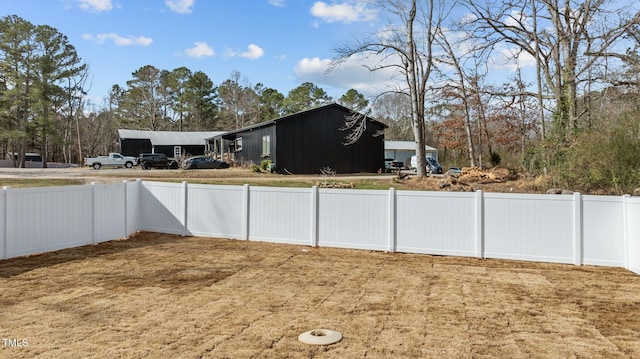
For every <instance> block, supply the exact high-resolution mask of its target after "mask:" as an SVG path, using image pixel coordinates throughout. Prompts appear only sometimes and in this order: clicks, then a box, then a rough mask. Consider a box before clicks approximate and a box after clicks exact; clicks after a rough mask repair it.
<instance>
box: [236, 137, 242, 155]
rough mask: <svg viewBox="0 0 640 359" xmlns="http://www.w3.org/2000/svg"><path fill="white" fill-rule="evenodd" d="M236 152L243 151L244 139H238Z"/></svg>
mask: <svg viewBox="0 0 640 359" xmlns="http://www.w3.org/2000/svg"><path fill="white" fill-rule="evenodd" d="M235 151H236V152H240V151H242V137H238V138H236V150H235Z"/></svg>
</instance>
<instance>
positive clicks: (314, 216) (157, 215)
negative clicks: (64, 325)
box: [0, 181, 640, 274]
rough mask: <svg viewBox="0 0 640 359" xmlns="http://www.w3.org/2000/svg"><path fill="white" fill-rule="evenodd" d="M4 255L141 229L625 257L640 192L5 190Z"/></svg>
mask: <svg viewBox="0 0 640 359" xmlns="http://www.w3.org/2000/svg"><path fill="white" fill-rule="evenodd" d="M0 225H1V226H2V232H1V233H0V243H1V244H2V247H1V248H0V258H9V257H14V256H20V255H26V254H31V253H38V252H45V251H50V250H55V249H60V248H68V247H73V246H79V245H85V244H91V243H99V242H103V241H107V240H112V239H117V238H122V237H126V236H128V235H130V234H131V233H133V232H136V231H138V230H144V231H153V232H160V233H171V234H179V235H183V236H191V235H197V236H206V237H223V238H234V239H244V240H247V239H251V240H258V241H266V242H276V243H290V244H298V245H309V246H326V247H340V248H354V249H366V250H377V251H391V252H405V253H424V254H437V255H454V256H468V257H478V258H502V259H516V260H529V261H542V262H557V263H572V264H576V265H581V264H589V265H604V266H613V267H624V268H627V269H629V270H631V271H633V272H635V273H638V274H640V198H637V197H630V196H586V195H584V196H583V195H580V194H578V193H576V194H573V195H529V194H504V193H484V192H482V191H477V192H473V193H470V192H460V193H445V192H422V191H396V190H395V189H393V188H392V189H389V190H388V191H378V190H351V189H318V188H316V187H312V188H271V187H257V186H256V187H254V186H249V185H244V186H219V185H197V184H187V183H186V182H183V183H163V182H147V181H135V182H124V183H118V184H93V185H87V186H67V187H48V188H36V189H11V188H5V189H4V190H3V191H2V192H1V193H0Z"/></svg>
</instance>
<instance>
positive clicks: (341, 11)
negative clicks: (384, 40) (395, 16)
mask: <svg viewBox="0 0 640 359" xmlns="http://www.w3.org/2000/svg"><path fill="white" fill-rule="evenodd" d="M311 15H313V16H315V17H318V18H320V19H322V20H324V21H326V22H344V23H351V22H358V21H373V20H375V19H376V17H377V15H378V12H377V11H376V10H373V9H368V8H367V6H366V3H362V2H356V3H354V4H353V5H352V4H349V3H346V2H344V3H341V4H338V3H333V4H331V5H329V4H327V3H325V2H322V1H318V2H316V3H315V4H313V6H312V7H311Z"/></svg>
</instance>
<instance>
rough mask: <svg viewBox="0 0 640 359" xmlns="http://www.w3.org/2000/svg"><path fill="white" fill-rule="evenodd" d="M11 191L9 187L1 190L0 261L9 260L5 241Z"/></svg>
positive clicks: (7, 230)
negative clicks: (0, 235)
mask: <svg viewBox="0 0 640 359" xmlns="http://www.w3.org/2000/svg"><path fill="white" fill-rule="evenodd" d="M10 189H11V187H10V186H4V187H2V190H3V191H4V214H3V216H2V219H1V220H2V248H3V251H4V252H3V253H4V254H3V256H2V257H3V258H2V259H7V258H9V252H8V249H9V248H8V246H7V241H8V236H9V229H8V228H7V225H8V224H9V222H8V221H7V214H8V213H9V192H10V191H9V190H10Z"/></svg>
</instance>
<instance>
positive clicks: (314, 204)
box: [311, 186, 318, 247]
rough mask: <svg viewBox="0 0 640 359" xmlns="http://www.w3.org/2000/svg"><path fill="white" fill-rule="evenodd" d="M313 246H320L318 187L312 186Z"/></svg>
mask: <svg viewBox="0 0 640 359" xmlns="http://www.w3.org/2000/svg"><path fill="white" fill-rule="evenodd" d="M311 246H312V247H317V246H318V186H311Z"/></svg>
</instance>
